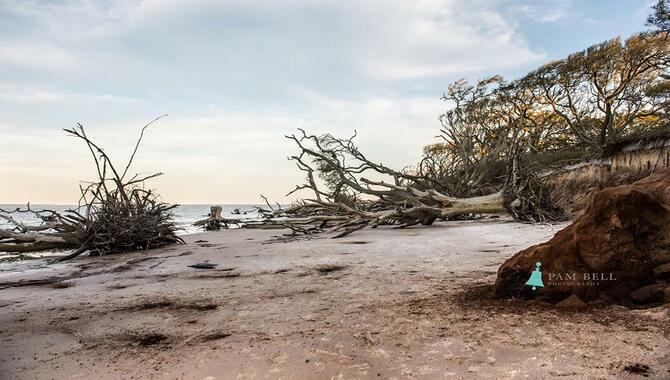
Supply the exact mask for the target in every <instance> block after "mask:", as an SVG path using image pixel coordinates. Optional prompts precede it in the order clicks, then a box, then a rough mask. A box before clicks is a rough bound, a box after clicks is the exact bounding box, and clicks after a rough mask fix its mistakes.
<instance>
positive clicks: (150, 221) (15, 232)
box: [0, 115, 183, 261]
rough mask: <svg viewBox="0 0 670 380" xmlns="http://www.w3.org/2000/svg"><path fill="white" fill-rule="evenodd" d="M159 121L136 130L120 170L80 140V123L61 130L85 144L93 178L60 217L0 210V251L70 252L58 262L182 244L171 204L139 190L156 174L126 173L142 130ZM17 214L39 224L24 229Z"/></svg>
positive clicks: (48, 212) (92, 144) (46, 211)
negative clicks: (2, 224) (0, 223)
mask: <svg viewBox="0 0 670 380" xmlns="http://www.w3.org/2000/svg"><path fill="white" fill-rule="evenodd" d="M164 116H167V115H163V116H160V117H158V118H156V119H154V120H153V121H151V122H149V123H148V124H146V125H145V126H144V128H142V130H141V132H140V136H139V138H138V139H137V142H136V144H135V149H134V150H133V152H132V154H131V156H130V158H129V160H128V162H127V164H126V165H125V167H117V166H116V165H115V164H114V163H113V162H112V160H111V159H110V158H109V156H107V154H106V153H105V151H104V150H103V149H102V148H101V147H100V146H99V145H97V144H96V143H95V142H93V141H92V140H91V139H90V138H89V137H88V136H87V135H86V131H85V130H84V127H83V126H82V125H81V124H77V127H75V128H73V129H65V132H66V133H67V134H68V135H69V136H72V137H75V138H77V139H79V140H81V141H83V142H84V143H85V144H86V146H87V148H88V150H89V151H90V153H91V155H92V158H93V162H94V164H95V167H96V172H97V174H98V178H97V179H96V180H94V181H92V182H87V183H86V185H85V186H81V187H80V189H81V197H80V199H79V202H78V205H77V207H76V208H73V209H70V210H67V211H65V212H57V211H54V210H49V209H40V210H36V209H33V208H31V206H30V204H28V205H27V207H26V208H25V209H24V208H16V209H14V210H3V209H0V218H1V219H4V220H5V221H6V222H8V223H9V224H10V226H11V227H6V228H1V229H0V251H4V252H37V251H45V250H53V249H61V250H73V252H72V253H70V254H68V255H66V256H62V257H59V258H58V259H56V261H63V260H68V259H72V258H74V257H77V256H79V255H81V254H83V253H86V252H88V253H89V254H90V255H107V254H113V253H120V252H128V251H135V250H146V249H150V248H156V247H162V246H164V245H167V244H173V243H183V240H182V239H181V238H180V237H179V236H177V234H176V232H177V227H176V225H175V224H174V221H173V215H172V210H173V209H174V208H175V207H177V205H172V204H168V203H164V202H162V201H160V198H159V196H158V194H156V193H155V192H154V191H152V190H148V189H147V186H146V185H145V181H147V180H150V179H153V178H156V177H158V176H160V175H162V173H155V174H150V175H140V174H135V175H131V173H129V170H130V167H131V166H132V164H133V160H134V158H135V155H136V154H137V151H138V149H139V146H140V143H141V142H142V138H143V137H144V133H145V131H146V129H147V128H148V127H149V126H151V125H152V124H153V123H154V122H156V121H157V120H159V119H160V118H162V117H164ZM21 213H22V214H29V215H32V216H33V217H34V218H35V220H37V221H38V222H39V225H28V224H24V223H23V222H21V221H19V220H17V218H14V217H13V215H15V214H21Z"/></svg>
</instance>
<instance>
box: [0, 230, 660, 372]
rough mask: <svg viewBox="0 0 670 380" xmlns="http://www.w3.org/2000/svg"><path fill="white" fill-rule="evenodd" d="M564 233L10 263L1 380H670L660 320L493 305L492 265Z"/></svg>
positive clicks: (273, 243)
mask: <svg viewBox="0 0 670 380" xmlns="http://www.w3.org/2000/svg"><path fill="white" fill-rule="evenodd" d="M564 226H565V225H564V224H558V225H524V224H519V223H515V222H511V221H510V220H507V219H504V218H503V219H489V220H485V221H465V222H450V223H439V224H436V225H434V226H431V227H417V228H408V229H404V230H391V229H385V228H379V229H375V230H362V231H359V232H358V233H356V234H354V235H351V236H348V237H346V238H343V239H329V238H328V237H327V236H326V235H320V236H318V237H313V238H300V240H290V239H289V240H287V239H285V238H283V237H282V233H283V231H281V230H245V229H238V230H229V231H222V232H214V233H207V234H196V235H188V236H186V242H187V244H186V245H174V246H170V247H167V248H164V249H157V250H151V251H144V252H134V253H128V254H121V255H114V256H107V257H98V258H80V259H77V260H74V261H72V262H70V263H64V264H54V265H46V264H45V262H43V261H40V260H34V261H30V262H20V263H7V264H3V265H2V266H1V267H0V268H1V272H0V289H1V290H0V347H1V352H0V378H2V379H64V378H72V379H77V378H81V379H87V378H97V379H140V378H142V379H144V378H149V379H181V378H185V379H354V378H383V379H413V378H421V379H442V378H446V379H451V378H453V379H471V378H484V379H525V378H531V379H539V378H562V379H565V378H589V379H591V378H595V379H606V378H642V377H641V376H649V377H650V378H658V379H667V378H670V315H669V311H668V309H667V308H662V307H659V308H653V309H646V310H628V309H625V308H623V307H619V306H606V305H601V304H593V305H589V306H588V308H586V309H581V310H568V309H559V308H556V307H553V306H547V305H539V304H533V303H528V302H523V301H518V300H495V299H492V297H491V295H490V286H491V285H492V284H493V283H494V281H495V275H496V271H497V268H498V267H499V266H500V264H501V263H502V262H503V261H504V260H505V259H507V258H509V257H510V256H512V255H513V254H514V253H515V252H517V251H519V250H520V249H523V248H525V247H528V246H529V245H532V244H535V243H538V242H542V241H545V240H548V239H549V238H551V236H553V234H554V233H555V232H557V231H558V230H559V229H561V228H562V227H564ZM204 262H208V263H212V264H216V267H215V268H214V269H197V268H193V267H190V266H189V265H193V264H197V263H204Z"/></svg>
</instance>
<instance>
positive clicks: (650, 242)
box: [495, 170, 670, 306]
mask: <svg viewBox="0 0 670 380" xmlns="http://www.w3.org/2000/svg"><path fill="white" fill-rule="evenodd" d="M668 236H670V170H664V171H660V172H657V173H656V174H653V175H651V176H649V177H647V178H644V179H642V180H639V181H637V182H635V183H633V184H630V185H622V186H616V187H611V188H606V189H604V190H601V191H600V192H598V193H597V194H595V196H594V198H593V200H592V202H591V204H590V205H589V207H588V208H587V209H586V210H585V211H584V213H583V215H582V216H580V217H579V218H578V219H577V220H575V222H574V223H572V224H571V225H569V226H568V227H566V228H564V229H563V230H561V231H559V232H558V233H557V234H556V235H555V236H554V237H553V238H552V239H551V240H549V241H548V242H546V243H542V244H538V245H535V246H532V247H530V248H527V249H525V250H523V251H521V252H518V253H517V254H516V255H514V256H513V257H512V258H510V259H508V260H507V261H505V263H504V264H503V265H502V266H501V267H500V268H499V270H498V277H497V279H496V284H495V293H496V294H497V295H498V296H500V297H510V296H522V297H531V296H532V297H535V298H537V299H539V300H546V301H549V302H558V301H561V300H564V299H565V298H568V297H570V296H572V295H575V296H577V297H579V298H580V299H581V300H583V301H585V302H591V301H595V300H597V299H600V300H603V301H607V302H614V303H619V304H623V305H630V306H634V305H635V304H657V303H660V302H664V294H665V291H666V290H665V289H666V287H667V286H668V285H666V284H665V279H666V277H665V276H666V273H667V272H666V270H667V267H666V265H667V263H670V240H668V239H667V237H668ZM538 262H540V263H541V265H542V276H543V281H544V285H545V286H544V287H543V288H540V289H539V290H538V291H537V292H534V293H529V292H528V289H527V288H528V286H525V285H524V284H525V283H526V281H527V280H528V278H529V277H530V275H531V272H532V271H533V270H534V269H535V268H536V263H538Z"/></svg>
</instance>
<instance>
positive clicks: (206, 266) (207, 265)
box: [189, 263, 219, 269]
mask: <svg viewBox="0 0 670 380" xmlns="http://www.w3.org/2000/svg"><path fill="white" fill-rule="evenodd" d="M218 265H219V264H213V263H197V264H193V265H189V267H191V268H195V269H214V268H216V267H217V266H218Z"/></svg>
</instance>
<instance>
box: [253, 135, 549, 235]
mask: <svg viewBox="0 0 670 380" xmlns="http://www.w3.org/2000/svg"><path fill="white" fill-rule="evenodd" d="M355 137H356V135H355V134H354V136H352V137H350V138H348V139H338V138H335V137H333V136H332V135H329V134H326V135H322V136H316V135H310V134H307V133H306V132H305V131H304V130H302V129H299V134H298V135H290V136H286V138H288V139H289V140H291V141H293V142H294V143H295V144H296V145H297V147H298V148H299V149H300V153H299V154H297V155H293V156H291V157H289V159H290V160H292V161H294V162H295V163H296V166H297V167H298V169H299V170H301V171H303V172H304V173H305V176H306V180H305V183H304V184H301V185H297V186H296V188H295V189H294V190H292V191H291V192H289V193H288V194H287V196H288V195H291V194H293V193H295V192H297V191H301V190H305V191H309V192H311V194H312V197H308V198H304V199H302V200H301V201H299V202H298V203H296V204H294V205H292V206H291V207H289V208H286V209H283V208H281V207H272V206H271V205H270V204H269V202H267V200H266V203H267V206H268V208H261V209H259V212H260V213H261V214H262V215H263V217H264V220H263V221H261V222H257V223H252V224H249V225H247V227H255V228H268V227H269V226H283V227H287V228H290V229H291V230H292V232H293V234H298V233H300V234H311V233H318V232H332V233H336V235H335V236H334V237H335V238H338V237H343V236H346V235H349V234H351V233H353V232H354V231H357V230H360V229H363V228H366V227H370V228H376V227H377V226H380V225H393V226H394V227H395V228H405V227H409V226H413V225H418V224H422V225H431V224H433V223H434V222H435V221H436V220H438V219H442V220H445V219H450V218H453V217H456V216H461V215H472V214H483V213H499V212H505V211H506V210H507V209H508V207H507V206H508V205H506V204H505V202H504V197H503V191H498V192H495V193H492V194H489V195H484V196H478V197H471V198H456V197H452V196H449V195H448V194H446V193H444V192H443V189H445V188H447V186H448V184H442V183H440V182H439V181H438V180H436V179H434V178H431V177H430V176H425V175H423V174H421V173H417V172H412V171H410V170H405V171H396V170H393V169H391V168H389V167H387V166H385V165H383V164H380V163H375V162H373V161H371V160H369V159H368V158H367V157H366V156H365V155H364V154H363V153H362V152H361V151H360V150H359V149H358V147H357V146H356V145H355V144H354V142H353V140H354V138H355ZM524 173H525V174H526V177H524V178H527V176H529V175H531V174H532V173H529V172H524V171H520V170H515V171H514V175H515V182H514V183H510V185H519V186H517V187H516V188H515V191H514V192H508V194H513V196H508V197H507V198H508V203H512V202H516V203H522V204H524V206H525V207H524V208H523V209H518V210H516V211H515V213H514V214H513V215H514V216H515V217H517V218H519V219H522V217H523V216H526V215H529V214H532V215H535V216H536V218H535V219H534V218H526V220H536V219H537V215H541V216H546V217H545V218H543V220H544V219H553V218H555V217H556V215H555V214H554V212H553V211H554V210H551V213H547V212H546V211H545V210H543V209H541V208H542V207H545V206H546V204H547V203H546V202H540V201H537V199H534V200H533V201H532V202H528V201H526V200H525V198H524V197H525V196H527V195H528V194H530V192H532V193H533V196H534V197H536V198H537V197H548V194H544V193H542V194H539V195H538V193H537V186H539V185H536V186H535V187H533V186H529V185H528V184H529V182H528V181H527V180H526V181H524V180H523V178H521V176H522V175H524ZM370 176H374V177H375V179H371V178H372V177H370ZM520 184H522V185H523V186H520Z"/></svg>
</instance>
